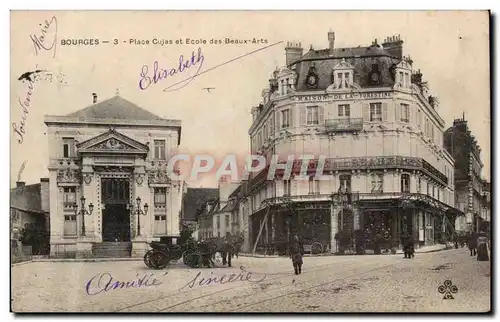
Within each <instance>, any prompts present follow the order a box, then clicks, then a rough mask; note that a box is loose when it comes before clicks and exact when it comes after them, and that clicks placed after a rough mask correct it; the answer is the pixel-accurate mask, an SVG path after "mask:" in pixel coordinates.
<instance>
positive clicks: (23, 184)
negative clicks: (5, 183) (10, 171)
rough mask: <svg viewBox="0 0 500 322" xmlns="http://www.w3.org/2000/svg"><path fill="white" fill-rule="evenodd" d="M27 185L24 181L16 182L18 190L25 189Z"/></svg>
mask: <svg viewBox="0 0 500 322" xmlns="http://www.w3.org/2000/svg"><path fill="white" fill-rule="evenodd" d="M25 185H26V183H25V182H24V181H17V182H16V187H17V188H23V187H24V186H25Z"/></svg>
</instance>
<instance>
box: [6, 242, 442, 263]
mask: <svg viewBox="0 0 500 322" xmlns="http://www.w3.org/2000/svg"><path fill="white" fill-rule="evenodd" d="M449 247H451V246H449ZM445 249H446V245H443V244H438V245H431V246H423V247H420V248H418V249H415V253H417V254H421V253H432V252H439V251H442V250H445ZM398 254H403V250H399V249H398V250H397V252H396V255H398ZM238 255H239V256H241V257H255V258H280V257H283V258H285V257H286V256H278V255H261V254H255V255H252V254H250V253H239V254H238ZM353 255H355V254H346V255H336V254H332V253H323V254H318V255H311V254H304V257H324V256H353ZM365 255H374V254H373V251H371V252H370V253H366V254H365ZM382 255H394V254H391V253H385V254H380V255H379V256H382ZM120 261H123V262H131V261H132V262H134V261H135V262H137V261H138V262H142V261H143V259H142V257H125V258H33V259H32V260H31V261H25V262H20V263H15V264H12V267H15V266H19V265H24V264H28V263H31V262H58V263H64V262H73V263H81V262H120Z"/></svg>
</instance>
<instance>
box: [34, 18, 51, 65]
mask: <svg viewBox="0 0 500 322" xmlns="http://www.w3.org/2000/svg"><path fill="white" fill-rule="evenodd" d="M39 25H40V27H41V29H40V32H39V33H38V34H31V35H30V38H31V41H32V42H33V46H34V47H35V55H37V56H38V52H39V51H40V50H45V51H51V50H54V53H53V56H52V57H56V48H57V18H56V17H55V16H52V19H50V21H47V20H45V23H44V25H43V26H42V24H39ZM50 40H52V41H50Z"/></svg>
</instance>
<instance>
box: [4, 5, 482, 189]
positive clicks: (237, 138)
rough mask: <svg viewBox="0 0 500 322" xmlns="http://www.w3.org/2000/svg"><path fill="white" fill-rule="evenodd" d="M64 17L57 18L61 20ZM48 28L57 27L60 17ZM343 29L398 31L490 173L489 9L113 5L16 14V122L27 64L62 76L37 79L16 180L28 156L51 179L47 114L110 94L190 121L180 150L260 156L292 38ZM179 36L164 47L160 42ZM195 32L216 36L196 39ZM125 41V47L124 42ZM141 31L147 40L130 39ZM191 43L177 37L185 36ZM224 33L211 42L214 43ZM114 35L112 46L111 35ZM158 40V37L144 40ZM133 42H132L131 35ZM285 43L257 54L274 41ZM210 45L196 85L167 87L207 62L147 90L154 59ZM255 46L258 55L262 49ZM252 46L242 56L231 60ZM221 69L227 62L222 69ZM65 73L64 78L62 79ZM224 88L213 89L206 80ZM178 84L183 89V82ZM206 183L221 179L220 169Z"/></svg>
mask: <svg viewBox="0 0 500 322" xmlns="http://www.w3.org/2000/svg"><path fill="white" fill-rule="evenodd" d="M53 17H55V19H53ZM49 24H50V26H48V27H47V28H45V26H46V25H49ZM56 25H57V42H56V44H55V45H54V47H52V49H49V50H43V49H42V48H40V49H38V52H35V46H34V43H33V40H32V37H33V36H34V35H36V36H37V37H38V39H40V36H42V35H45V38H44V43H45V44H46V45H45V46H46V47H50V45H51V44H52V40H53V39H55V38H54V37H55V35H56V29H55V27H56ZM329 30H332V31H334V32H335V46H336V47H355V46H358V45H360V46H366V45H370V44H371V43H372V41H373V40H374V39H375V38H378V40H379V42H380V41H381V40H382V39H384V38H385V37H387V36H392V35H397V34H399V35H400V36H401V39H402V40H403V41H404V47H403V53H404V55H410V56H411V58H412V59H413V61H414V62H413V67H414V68H415V69H420V70H421V72H422V73H423V76H424V80H427V81H428V82H429V86H430V90H431V93H432V95H434V96H437V97H438V98H439V101H440V107H439V113H440V115H441V116H442V118H443V119H444V120H445V122H446V127H449V126H450V125H452V123H453V119H455V118H461V117H462V114H463V113H464V114H465V119H466V120H468V122H469V127H470V129H471V131H472V133H473V134H474V135H475V136H476V138H477V140H478V143H479V145H480V146H481V148H482V152H481V159H482V161H483V163H484V169H483V176H484V177H485V178H486V179H488V180H489V179H490V162H489V161H490V86H489V85H490V84H489V80H490V68H489V17H488V13H487V12H480V11H475V12H471V11H406V12H405V11H392V12H383V11H377V12H368V11H352V12H343V11H335V12H334V11H302V12H301V11H283V12H279V11H252V12H231V11H221V12H215V11H208V12H196V11H193V12H147V11H144V12H127V11H120V12H112V11H81V12H76V11H67V12H64V11H55V12H48V11H41V12H11V44H10V50H11V71H10V81H11V88H10V99H11V115H10V116H11V121H10V124H12V123H16V125H17V126H19V125H20V121H21V120H22V117H23V115H24V112H23V108H22V107H21V105H20V103H19V100H21V102H24V101H25V97H26V95H27V90H28V88H27V85H26V84H25V83H22V82H20V81H19V80H18V77H19V76H20V75H21V74H23V73H24V72H26V71H29V70H35V69H43V70H48V71H51V72H52V73H54V75H55V76H57V75H59V76H60V77H59V80H62V82H58V81H56V78H55V77H54V79H53V80H54V81H53V82H49V81H48V80H42V81H40V82H37V83H35V85H34V89H33V90H32V94H31V96H30V103H29V107H27V111H28V113H27V114H26V115H25V117H26V121H25V126H24V130H25V134H24V135H23V143H22V144H19V143H18V139H19V136H18V135H16V134H15V133H14V132H13V130H12V129H11V139H10V144H11V150H10V152H11V164H10V165H11V172H10V173H11V180H10V182H11V186H13V185H15V181H16V180H17V174H18V171H19V169H20V167H21V165H22V164H23V162H24V161H26V164H25V169H24V171H23V173H22V180H23V181H25V182H26V183H27V184H31V183H37V182H39V181H40V178H41V177H46V176H48V170H47V166H48V158H49V156H48V139H47V136H46V135H45V132H46V126H45V124H44V123H43V118H44V115H47V114H49V115H65V114H69V113H72V112H74V111H77V110H79V109H82V108H85V107H87V106H89V105H91V103H92V93H94V92H95V93H97V94H98V97H99V100H104V99H107V98H111V97H113V96H114V95H115V94H116V92H117V89H119V93H120V96H122V97H123V98H125V99H127V100H129V101H131V102H133V103H135V104H137V105H138V106H140V107H142V108H144V109H147V110H148V111H150V112H152V113H154V114H156V115H158V116H161V117H165V118H168V119H178V120H181V121H182V138H181V146H180V150H181V151H183V152H187V153H190V154H195V153H209V154H212V155H218V156H222V155H225V154H227V153H234V154H238V155H246V154H248V153H249V138H248V129H249V127H250V125H251V120H252V116H251V114H250V111H251V108H252V106H256V105H258V104H259V102H260V98H261V91H262V89H264V88H265V87H267V86H268V80H269V78H270V75H271V73H272V71H273V70H274V69H275V68H276V67H277V66H282V65H284V63H285V52H284V47H285V44H286V42H287V41H296V42H299V41H300V42H301V43H302V45H303V47H304V52H307V50H308V49H309V47H310V45H312V46H313V47H314V48H315V49H320V48H327V47H328V38H327V32H328V31H329ZM153 38H157V39H165V40H172V44H166V45H163V46H161V45H153V44H152V43H151V42H152V39H153ZM186 38H190V39H204V40H206V42H207V43H206V44H186ZM226 38H229V39H232V40H240V39H251V40H253V39H254V38H255V39H256V40H260V39H262V40H265V41H266V42H267V43H264V44H263V43H260V44H258V43H251V42H250V43H247V44H234V43H233V44H226V43H225V40H226ZM78 39H81V40H83V39H87V43H88V42H90V40H91V39H94V42H93V43H94V44H95V40H96V39H98V40H99V42H100V43H99V45H84V44H80V45H77V46H67V45H64V46H63V45H62V44H61V41H62V40H64V41H65V42H67V41H70V40H73V41H77V40H78ZM114 39H117V40H118V45H114ZM130 39H136V40H137V41H136V42H134V43H132V44H131V43H130ZM181 39H182V41H183V44H176V40H181ZM212 39H213V40H219V39H220V40H222V42H223V43H222V44H211V43H210V40H212ZM105 40H108V41H110V43H108V44H105V43H103V41H105ZM141 40H149V41H150V44H140V42H141ZM123 41H125V43H124V42H123ZM281 41H282V42H283V43H280V44H278V45H275V46H271V47H268V48H266V49H263V50H260V51H256V50H257V49H260V48H262V47H264V46H266V45H270V44H274V43H277V42H281ZM198 48H201V51H202V53H203V57H204V59H203V64H202V66H201V69H200V72H202V73H203V72H204V73H203V74H201V75H200V76H198V77H196V78H194V79H193V80H192V81H191V82H190V83H189V84H188V85H186V86H185V87H183V88H181V89H178V90H175V91H170V92H165V91H163V89H164V88H166V87H168V86H170V85H173V84H175V83H176V82H178V81H181V80H183V79H184V78H186V77H189V76H192V75H194V74H195V73H196V69H197V68H198V66H199V65H195V66H191V67H190V68H188V69H187V70H186V71H184V72H183V73H182V74H177V75H173V76H168V77H167V78H166V79H162V80H160V81H159V82H158V83H156V84H151V85H150V86H149V87H147V89H144V90H143V89H141V88H139V81H140V79H141V75H140V74H141V71H142V69H143V66H144V65H147V66H148V70H149V71H151V70H152V69H153V63H154V62H155V61H158V66H159V68H167V67H168V68H169V69H170V68H175V67H176V65H178V62H179V56H180V55H183V56H184V59H187V58H190V57H191V53H192V52H193V51H196V52H197V51H198ZM254 51H255V52H254ZM250 52H253V53H252V54H250V55H246V56H244V57H242V58H240V59H237V60H234V61H231V62H229V63H227V64H224V65H221V64H223V63H224V62H227V61H230V60H232V59H234V58H237V57H240V56H243V55H245V54H247V53H250ZM214 67H216V68H214ZM61 75H63V76H61ZM206 87H213V88H215V89H214V90H211V91H210V92H208V91H207V90H204V89H203V88H206ZM174 88H175V87H174ZM193 184H194V185H196V186H204V187H208V186H215V183H214V182H212V181H211V180H210V179H209V178H207V179H206V180H202V181H200V182H197V183H193Z"/></svg>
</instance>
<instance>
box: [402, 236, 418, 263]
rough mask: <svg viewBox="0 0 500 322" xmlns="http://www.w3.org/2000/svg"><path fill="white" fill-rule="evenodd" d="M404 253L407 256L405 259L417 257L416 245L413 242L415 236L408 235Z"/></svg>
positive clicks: (405, 239)
mask: <svg viewBox="0 0 500 322" xmlns="http://www.w3.org/2000/svg"><path fill="white" fill-rule="evenodd" d="M403 252H404V254H405V257H404V258H413V257H415V243H414V240H413V236H411V235H410V234H406V235H405V238H404V239H403Z"/></svg>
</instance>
